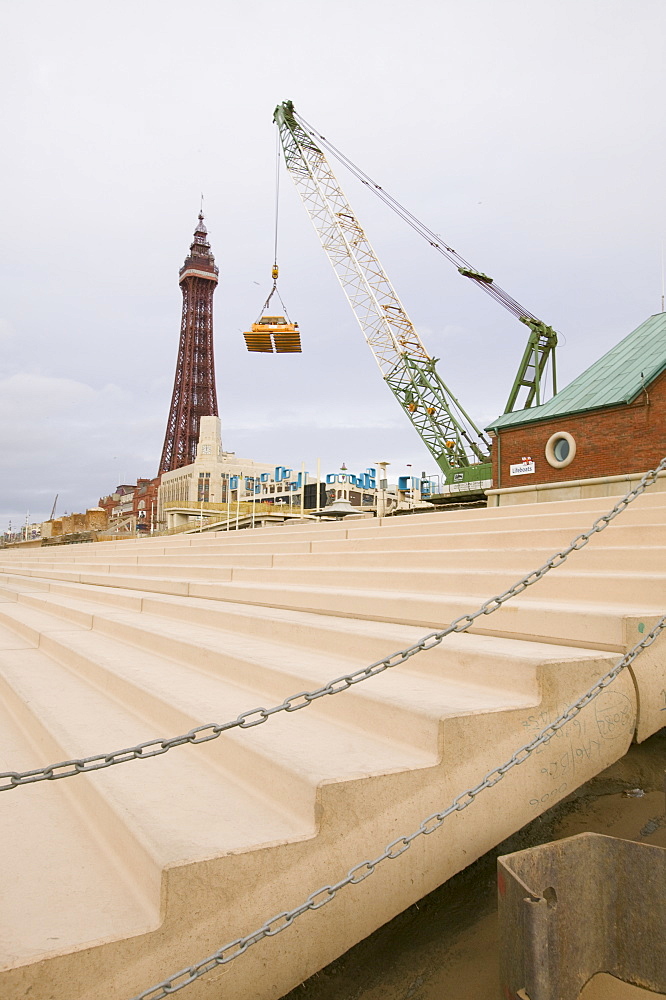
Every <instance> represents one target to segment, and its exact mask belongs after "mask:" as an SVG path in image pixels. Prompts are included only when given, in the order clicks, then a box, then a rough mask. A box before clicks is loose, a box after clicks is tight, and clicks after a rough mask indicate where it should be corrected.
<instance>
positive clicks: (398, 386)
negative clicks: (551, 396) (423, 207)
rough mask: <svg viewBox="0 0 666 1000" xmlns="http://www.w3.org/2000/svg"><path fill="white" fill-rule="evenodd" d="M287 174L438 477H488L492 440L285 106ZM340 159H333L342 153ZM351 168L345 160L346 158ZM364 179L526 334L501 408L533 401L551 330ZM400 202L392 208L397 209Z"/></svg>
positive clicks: (311, 137) (279, 118)
mask: <svg viewBox="0 0 666 1000" xmlns="http://www.w3.org/2000/svg"><path fill="white" fill-rule="evenodd" d="M273 117H274V121H275V122H276V124H277V126H278V129H279V132H280V140H281V144H282V150H283V153H284V157H285V162H286V165H287V169H288V171H289V173H290V174H291V176H292V179H293V180H294V183H295V184H296V187H297V189H298V191H299V193H300V195H301V198H302V199H303V202H304V204H305V207H306V210H307V212H308V215H309V216H310V219H311V221H312V223H313V225H314V227H315V229H316V230H317V233H318V235H319V238H320V240H321V243H322V246H323V247H324V250H325V251H326V253H327V256H328V258H329V260H330V262H331V264H332V266H333V269H334V271H335V273H336V275H337V277H338V280H339V281H340V284H341V285H342V288H343V290H344V292H345V294H346V296H347V298H348V300H349V303H350V305H351V307H352V309H353V311H354V314H355V316H356V318H357V320H358V322H359V325H360V327H361V329H362V331H363V334H364V336H365V338H366V340H367V342H368V344H369V346H370V348H371V350H372V352H373V354H374V356H375V360H376V361H377V363H378V365H379V369H380V371H381V373H382V377H383V378H384V381H385V382H386V383H387V385H388V386H389V388H390V389H391V391H392V392H393V394H394V396H395V397H396V399H397V400H398V402H399V403H400V406H401V407H402V409H403V411H404V412H405V413H406V414H407V416H408V417H409V420H410V421H411V423H412V424H413V426H414V428H415V429H416V431H417V433H418V434H419V436H420V438H421V440H422V441H423V443H424V444H425V446H426V447H427V449H428V451H429V452H430V454H431V455H432V456H433V458H434V459H435V461H436V462H437V465H438V466H439V468H440V469H441V470H442V472H443V473H444V479H445V482H446V483H447V485H448V484H452V483H467V484H470V486H468V489H470V490H471V489H473V488H474V487H473V484H475V483H478V484H479V485H478V490H479V491H481V490H482V489H483V487H482V485H481V484H484V486H485V485H487V484H488V483H489V481H490V480H491V479H492V464H491V462H490V441H489V440H488V439H487V438H486V437H485V435H484V434H483V432H482V431H481V430H480V429H479V428H478V427H477V426H476V424H475V423H474V421H473V420H472V419H471V417H470V416H469V414H467V413H466V412H465V410H464V409H463V408H462V406H461V404H460V403H459V401H458V400H457V399H456V397H455V396H454V395H453V394H452V393H451V391H450V389H449V388H448V387H447V385H446V384H445V383H444V381H443V380H442V378H441V377H440V375H439V373H438V371H437V368H436V364H437V359H436V358H433V357H431V356H430V355H429V354H428V352H427V351H426V349H425V347H424V345H423V343H422V342H421V339H420V337H419V336H418V334H417V332H416V330H415V329H414V326H413V324H412V322H411V320H410V319H409V317H408V315H407V313H406V311H405V309H404V308H403V306H402V304H401V302H400V300H399V299H398V296H397V295H396V293H395V290H394V289H393V286H392V285H391V283H390V281H389V279H388V277H387V276H386V273H385V272H384V270H383V268H382V266H381V264H380V262H379V260H378V258H377V256H376V254H375V252H374V250H373V249H372V247H371V245H370V243H369V241H368V239H367V237H366V235H365V233H364V231H363V229H362V228H361V226H360V224H359V223H358V221H357V219H356V217H355V215H354V213H353V211H352V208H351V206H350V205H349V202H348V201H347V200H346V198H345V195H344V193H343V191H342V189H341V188H340V185H339V183H338V181H337V180H336V178H335V176H334V175H333V172H332V170H331V168H330V166H329V164H328V161H327V160H326V157H325V155H324V153H323V151H322V149H321V148H320V145H319V144H318V142H316V141H315V135H317V139H318V140H319V141H321V144H322V145H324V146H326V147H327V148H329V149H330V150H331V151H332V152H334V154H335V155H338V156H339V154H337V153H336V151H335V150H334V147H332V146H331V145H330V143H328V142H327V140H326V139H324V137H323V136H319V135H318V134H317V133H314V131H313V130H312V129H311V128H309V127H306V125H305V123H303V121H302V119H300V117H299V116H297V114H296V112H295V110H294V105H293V103H292V102H291V101H285V102H284V103H283V104H279V105H278V106H277V108H276V109H275V113H274V116H273ZM339 158H340V156H339ZM343 159H344V161H345V162H347V164H348V165H349V161H346V158H343ZM354 170H355V172H356V174H357V176H359V177H360V179H361V181H362V183H364V184H366V185H367V186H368V187H370V188H371V189H373V190H374V191H375V193H377V194H378V195H379V197H380V198H381V199H382V200H383V201H385V202H386V203H387V204H389V205H390V207H392V208H393V209H394V210H395V211H397V213H398V214H399V215H401V217H402V218H405V219H406V220H407V221H408V222H409V224H410V225H412V227H413V228H415V229H416V230H417V232H420V234H421V235H422V236H424V237H425V238H426V239H427V240H428V242H429V243H430V244H431V245H432V246H433V247H435V249H437V250H439V251H440V252H442V253H443V254H444V256H446V257H447V258H448V259H449V260H451V261H452V262H453V263H455V264H456V266H457V267H458V270H459V272H460V273H461V274H462V275H463V276H464V277H466V278H470V279H471V280H472V281H474V282H475V283H476V284H477V285H478V286H479V287H481V288H483V289H484V291H486V292H488V293H489V294H490V295H492V296H493V297H494V298H495V299H497V300H498V301H499V302H500V303H501V304H502V305H504V306H505V308H507V309H509V311H511V312H512V313H513V314H514V315H516V316H517V317H518V318H519V319H520V320H521V322H523V323H525V324H526V325H527V326H528V327H529V328H530V337H529V339H528V344H527V347H526V348H525V353H524V355H523V358H522V360H521V364H520V367H519V370H518V374H517V375H516V378H515V381H514V384H513V387H512V389H511V393H510V395H509V400H508V402H507V406H506V409H505V412H507V413H508V412H510V411H511V410H513V409H514V407H515V406H516V403H517V399H518V395H519V393H520V391H521V389H523V388H526V389H527V393H526V396H525V400H524V402H523V404H522V405H523V406H524V407H528V406H532V405H533V404H534V403H536V405H539V402H540V399H541V392H540V387H541V382H542V379H543V377H544V373H545V368H546V364H547V361H548V359H549V357H550V356H551V354H553V366H552V370H553V392H555V391H556V390H555V364H554V350H555V346H556V344H557V334H556V333H555V331H554V330H552V328H551V327H549V326H546V325H545V324H544V323H542V322H541V321H540V320H539V319H537V317H536V316H533V315H532V314H531V313H529V312H528V311H527V310H526V309H524V308H523V307H522V306H520V304H519V303H517V302H516V301H515V299H512V298H511V296H509V295H508V294H507V293H506V292H504V291H503V290H502V289H501V288H499V286H498V285H496V283H495V282H494V281H493V279H492V278H490V277H488V275H486V274H483V273H482V272H481V271H477V270H475V269H474V268H472V267H471V265H469V264H468V262H467V261H465V260H464V259H463V258H462V257H460V255H459V254H457V253H456V251H454V250H452V248H451V247H448V246H446V245H445V244H443V243H442V242H441V238H440V237H438V236H437V235H436V234H435V233H433V232H431V231H430V230H429V229H427V227H425V226H424V225H423V224H422V223H419V222H418V220H416V219H415V218H414V216H412V215H411V214H410V213H408V212H406V210H404V209H402V207H401V206H399V205H398V203H397V202H395V200H394V199H393V198H391V197H390V196H389V195H387V194H386V192H384V190H383V189H382V188H381V187H380V186H379V185H378V184H375V183H374V182H373V181H371V179H370V178H368V177H367V175H364V174H362V173H361V172H360V171H358V168H354ZM396 206H397V207H396Z"/></svg>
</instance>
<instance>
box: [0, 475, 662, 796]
mask: <svg viewBox="0 0 666 1000" xmlns="http://www.w3.org/2000/svg"><path fill="white" fill-rule="evenodd" d="M664 469H666V457H664V458H662V460H661V462H660V463H659V465H658V466H656V468H654V469H651V470H650V471H649V472H646V474H645V475H644V476H643V478H642V479H641V480H640V482H638V483H637V484H636V486H635V487H633V489H631V490H629V492H628V493H627V494H625V496H623V497H622V499H621V500H618V502H617V503H616V504H615V506H614V507H613V508H612V509H611V510H610V511H608V513H607V514H603V515H602V516H601V517H599V518H597V520H596V521H595V522H594V524H593V525H592V527H591V528H589V529H588V531H586V532H584V533H583V534H581V535H577V536H576V537H575V538H574V539H573V541H572V542H570V543H569V545H568V546H567V547H566V548H565V549H562V550H561V551H560V552H556V553H555V554H554V555H552V556H551V557H550V559H548V560H547V562H545V563H544V564H543V566H541V567H539V569H537V570H533V571H532V572H531V573H528V574H527V576H524V577H522V578H521V579H520V580H517V581H516V583H514V584H513V586H512V587H509V589H508V590H505V591H504V592H503V593H502V594H498V595H496V596H495V597H491V598H489V600H487V601H485V602H484V603H483V604H482V605H481V607H479V608H477V610H476V611H473V612H471V613H470V614H466V615H461V616H460V617H459V618H456V619H455V620H454V621H452V622H451V624H450V625H448V626H447V627H446V628H445V629H441V630H439V631H437V632H429V633H428V634H427V635H424V636H423V637H422V638H421V639H419V641H418V642H416V643H414V644H413V645H412V646H408V647H407V648H406V649H401V650H399V651H398V652H396V653H392V654H391V655H390V656H387V657H384V659H382V660H377V662H376V663H372V664H370V666H368V667H361V668H360V669H359V670H355V671H353V672H352V673H350V674H343V675H342V676H341V677H336V678H334V679H333V680H332V681H329V682H328V683H327V684H324V685H323V686H322V687H320V688H317V689H316V690H314V691H299V692H298V694H293V695H290V696H289V697H288V698H285V700H284V701H283V702H281V703H280V704H279V705H273V707H272V708H261V707H260V708H252V709H250V710H249V711H247V712H243V713H242V714H241V715H239V716H237V718H235V719H231V720H229V721H228V722H221V723H216V722H208V723H206V724H205V725H203V726H197V728H196V729H190V731H189V732H188V733H184V734H183V735H182V736H173V737H172V738H171V739H155V740H148V741H146V742H145V743H137V744H136V746H133V747H126V748H124V749H122V750H114V751H113V752H112V753H106V754H104V753H99V754H95V755H94V756H92V757H80V758H78V759H76V760H65V761H61V762H60V763H58V764H50V765H48V766H47V767H39V768H35V769H34V770H32V771H3V772H0V792H6V791H9V790H10V789H12V788H17V787H18V786H19V785H31V784H34V783H35V782H37V781H57V780H59V779H60V778H71V777H72V776H73V775H75V774H87V773H89V772H90V771H99V770H101V769H102V768H105V767H113V766H114V764H125V763H127V762H128V761H131V760H144V759H146V758H149V757H157V756H159V755H160V754H163V753H166V752H167V751H168V750H173V749H174V747H180V746H185V745H186V744H196V743H207V742H208V741H209V740H216V739H217V738H218V736H221V735H222V733H226V732H228V731H229V730H230V729H236V728H238V729H251V728H252V727H254V726H260V725H262V724H263V723H264V722H267V721H268V719H269V718H270V717H271V716H272V715H277V713H278V712H297V711H299V710H300V709H301V708H307V707H308V706H309V705H311V704H312V702H313V701H316V700H317V699H318V698H323V697H324V695H334V694H340V692H341V691H347V690H348V689H349V688H350V687H352V686H353V685H354V684H360V683H361V682H362V681H366V680H368V679H369V678H370V677H376V676H377V674H381V673H383V672H384V671H385V670H389V669H390V668H391V667H396V666H398V665H400V664H401V663H405V662H406V661H407V660H409V659H410V657H412V656H415V655H416V654H417V653H420V652H421V651H422V650H427V649H434V647H435V646H439V644H440V643H441V642H442V641H443V640H444V639H445V638H446V637H447V636H448V635H451V633H453V632H456V633H460V632H465V631H466V630H467V629H468V628H469V627H470V625H473V624H474V622H475V621H476V619H477V618H479V617H480V616H481V615H491V614H493V612H494V611H497V610H498V609H499V608H501V607H502V605H503V604H506V602H507V601H509V600H511V598H512V597H516V596H517V595H518V594H522V592H523V591H524V590H526V589H527V588H528V587H530V586H532V584H533V583H536V582H537V581H538V580H541V579H542V577H544V576H545V575H546V573H549V572H550V571H551V570H552V569H555V568H557V567H558V566H561V565H562V563H563V562H565V561H566V559H567V558H568V556H569V555H570V554H571V553H572V552H577V551H579V550H580V549H582V548H583V547H584V546H585V545H587V543H588V542H589V540H590V538H591V537H592V536H593V535H595V534H597V533H598V532H600V531H603V530H604V528H607V527H608V525H609V524H610V522H611V521H612V520H613V519H614V518H616V517H617V515H618V514H620V513H621V512H622V511H623V510H625V509H626V508H627V507H628V506H629V504H630V503H632V502H633V501H634V500H635V499H636V497H638V496H640V495H641V493H643V492H645V490H646V489H647V488H648V487H649V486H651V485H652V484H653V483H654V482H655V480H656V479H657V476H658V475H659V473H660V472H661V471H662V470H664ZM299 699H300V700H299Z"/></svg>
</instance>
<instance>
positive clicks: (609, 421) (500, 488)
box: [487, 313, 666, 506]
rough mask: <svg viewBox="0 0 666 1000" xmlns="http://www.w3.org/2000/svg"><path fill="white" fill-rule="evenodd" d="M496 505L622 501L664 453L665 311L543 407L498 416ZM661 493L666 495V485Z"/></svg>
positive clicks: (493, 429)
mask: <svg viewBox="0 0 666 1000" xmlns="http://www.w3.org/2000/svg"><path fill="white" fill-rule="evenodd" d="M487 430H488V431H489V432H490V433H491V434H492V435H493V437H494V441H493V487H494V488H493V489H492V490H490V491H489V494H488V501H489V504H491V505H495V506H497V505H499V504H502V505H503V504H506V503H525V502H534V501H538V500H543V501H545V500H555V499H577V498H579V497H586V496H593V495H608V496H612V495H617V494H620V493H623V492H624V491H625V487H626V483H627V481H628V480H630V479H632V478H640V476H641V475H642V474H643V473H644V472H645V471H646V470H648V469H650V468H653V467H654V466H655V465H657V464H658V463H659V462H660V461H661V459H662V458H663V457H664V455H666V313H658V314H657V315H655V316H651V317H650V318H649V319H647V320H645V322H644V323H641V325H640V326H639V327H638V328H637V329H636V330H634V331H633V332H632V333H630V334H629V336H628V337H625V338H624V340H622V341H621V342H620V343H619V344H617V345H616V346H615V347H613V348H611V350H610V351H608V353H607V354H605V355H604V356H603V357H601V358H599V360H598V361H595V363H594V364H593V365H591V366H590V367H589V368H588V369H587V371H584V372H583V373H582V374H581V375H579V376H578V377H577V378H575V379H574V380H573V382H571V383H570V384H569V385H568V386H566V388H565V389H562V391H561V392H559V393H558V394H557V395H556V396H554V397H553V398H552V399H550V400H549V401H548V402H547V403H544V404H543V405H541V406H533V407H530V408H529V409H526V410H518V411H516V412H515V413H505V414H503V415H502V416H501V417H498V418H497V419H496V420H495V421H494V422H493V423H492V424H490V426H489V427H488V428H487ZM656 485H657V487H659V486H660V487H661V488H663V489H666V479H661V481H660V482H659V483H657V484H656Z"/></svg>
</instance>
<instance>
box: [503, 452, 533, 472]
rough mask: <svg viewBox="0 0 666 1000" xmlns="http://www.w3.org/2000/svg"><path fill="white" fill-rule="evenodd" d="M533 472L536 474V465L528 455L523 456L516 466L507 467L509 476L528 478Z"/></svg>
mask: <svg viewBox="0 0 666 1000" xmlns="http://www.w3.org/2000/svg"><path fill="white" fill-rule="evenodd" d="M533 472H536V464H535V462H534V461H533V460H532V459H531V458H530V456H529V455H524V456H523V458H521V460H520V463H519V464H518V465H510V466H509V475H510V476H529V475H530V473H533Z"/></svg>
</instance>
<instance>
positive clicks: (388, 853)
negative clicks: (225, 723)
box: [131, 615, 666, 1000]
mask: <svg viewBox="0 0 666 1000" xmlns="http://www.w3.org/2000/svg"><path fill="white" fill-rule="evenodd" d="M664 629H666V615H664V616H663V618H660V619H659V621H658V622H657V623H656V625H655V626H654V627H653V628H652V629H651V631H650V632H648V634H647V635H646V636H645V638H644V639H642V640H641V641H640V642H639V643H637V644H636V645H635V646H634V647H633V649H631V650H630V651H629V652H628V653H626V654H625V655H624V656H623V657H622V659H621V660H619V661H618V662H617V663H616V664H615V666H614V667H612V668H611V669H610V670H609V671H608V673H607V674H604V676H603V677H601V678H599V680H598V681H597V682H596V684H593V685H592V687H591V688H590V689H589V690H588V691H586V692H585V694H583V695H581V697H580V698H579V699H578V701H575V702H573V703H572V704H571V705H569V706H568V707H567V708H566V709H565V710H564V711H563V712H562V714H561V715H559V716H558V717H557V719H555V721H554V722H551V723H550V724H549V725H548V726H546V727H545V728H544V729H542V730H541V731H540V732H539V733H537V735H536V736H535V737H534V738H533V739H532V740H530V742H529V743H526V744H525V745H524V746H522V747H520V748H519V749H518V750H516V751H515V753H513V754H512V755H511V757H509V759H508V760H507V761H505V763H504V764H500V765H499V766H498V767H495V768H494V769H493V770H492V771H489V772H488V774H487V775H486V776H485V778H484V779H483V781H480V782H479V784H478V785H475V786H474V787H473V788H468V789H467V790H466V791H465V792H462V794H460V795H458V796H457V797H456V798H455V799H454V800H453V802H451V804H450V805H449V806H448V807H447V808H446V809H444V810H443V811H442V812H437V813H432V815H430V816H428V817H427V818H426V819H424V820H423V822H422V823H421V824H420V825H419V826H418V827H417V829H416V830H415V831H414V832H413V833H410V834H408V835H407V836H402V837H396V839H395V840H392V841H391V843H390V844H387V845H386V847H385V848H384V850H383V851H382V853H381V854H379V855H378V856H377V857H376V858H373V859H372V860H366V861H361V862H360V863H359V864H357V865H354V867H353V868H350V869H349V871H348V872H347V874H346V876H345V877H344V878H343V879H341V880H340V881H339V882H336V883H335V884H334V885H324V886H322V887H321V889H317V890H316V891H315V892H312V893H310V895H309V896H308V898H307V899H306V900H305V902H304V903H301V905H300V906H297V907H295V909H293V910H287V911H284V912H282V913H278V914H277V916H275V917H271V918H270V920H267V921H266V923H265V924H263V925H262V926H261V927H259V928H258V929H257V930H256V931H252V933H251V934H248V935H247V936H246V937H243V938H236V940H235V941H230V942H229V944H225V945H223V946H222V947H221V948H220V949H218V951H216V952H215V953H214V954H213V955H209V956H208V958H205V959H203V961H201V962H198V963H197V964H196V965H192V966H190V967H189V968H187V969H181V971H180V972H176V973H175V974H174V975H173V976H170V977H169V978H168V979H164V980H163V981H162V982H161V983H158V984H157V985H156V986H151V987H150V989H148V990H144V992H143V993H139V994H137V995H136V996H134V997H132V998H131V1000H163V998H164V997H168V996H171V995H172V994H173V993H176V992H177V991H178V990H181V989H183V987H185V986H189V985H190V983H193V982H194V981H195V980H196V979H199V978H200V977H201V976H203V975H205V974H206V973H207V972H210V971H211V969H214V968H217V967H218V966H220V965H227V964H228V963H229V962H232V961H233V960H234V959H235V958H238V956H239V955H242V954H243V952H245V951H247V949H248V948H250V947H251V946H252V945H253V944H257V943H258V942H259V941H262V940H263V939H264V938H265V937H274V936H275V935H276V934H280V933H282V931H284V930H286V929H287V927H291V925H292V924H293V922H294V920H296V919H297V917H300V916H302V914H303V913H306V912H307V911H308V910H319V909H321V907H322V906H326V904H327V903H330V902H331V901H332V900H333V899H334V898H335V897H336V895H337V894H338V892H339V891H340V890H341V889H344V888H345V887H346V886H348V885H358V883H359V882H363V881H364V880H365V879H366V878H369V877H370V876H371V875H373V874H374V872H375V871H376V870H377V867H378V865H380V864H382V862H384V861H395V859H396V858H399V857H400V855H401V854H404V853H405V851H408V850H409V848H410V847H411V846H412V844H413V842H414V841H415V840H416V839H417V837H421V836H426V837H427V836H429V835H430V834H431V833H434V832H435V831H436V830H439V828H440V827H441V826H442V824H443V823H444V821H445V820H446V819H447V817H449V816H451V815H452V814H453V813H454V812H462V810H463V809H467V807H468V806H471V805H472V803H473V802H474V801H475V800H476V798H477V796H478V795H480V794H481V793H482V792H485V791H486V789H488V788H492V787H493V786H494V785H496V784H497V783H498V781H501V780H502V778H503V777H504V775H505V774H507V773H508V772H509V771H510V770H511V768H513V767H516V766H518V765H519V764H524V763H525V761H526V760H528V759H529V758H530V757H531V756H532V754H533V753H534V751H535V750H536V749H537V748H538V747H540V746H542V745H543V744H544V743H548V741H549V740H552V739H553V737H554V736H555V735H556V733H557V732H558V731H559V730H560V729H561V728H562V727H563V726H565V725H566V724H567V723H568V722H571V720H572V719H575V718H576V716H577V715H579V714H580V712H582V711H583V709H584V708H586V706H587V705H589V704H590V702H591V701H594V699H595V698H597V697H598V696H599V695H600V694H601V692H602V691H604V690H605V689H606V688H607V687H608V685H609V684H612V682H613V681H614V680H615V679H616V677H618V676H619V674H621V673H622V671H623V670H626V668H627V667H628V666H630V665H631V664H632V663H633V662H634V660H635V659H636V657H638V656H640V654H641V653H642V652H643V650H644V649H647V647H648V646H651V645H652V643H653V642H654V641H655V639H656V638H657V636H658V635H659V634H660V633H661V632H662V631H663V630H664ZM276 925H277V926H276Z"/></svg>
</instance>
